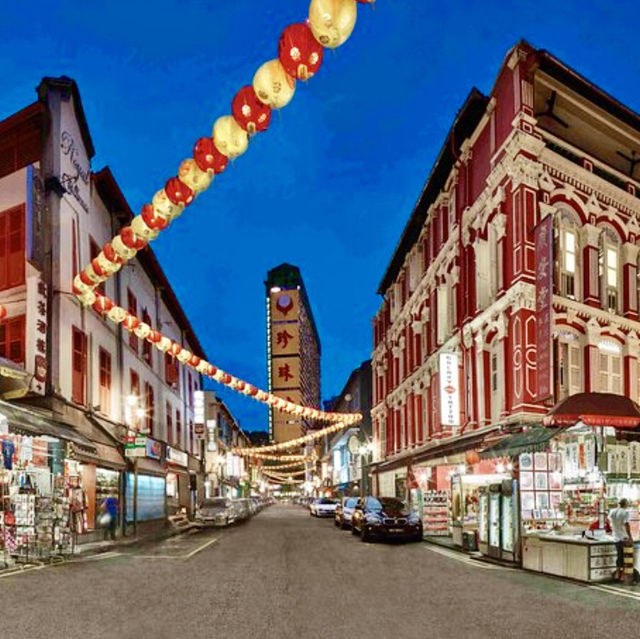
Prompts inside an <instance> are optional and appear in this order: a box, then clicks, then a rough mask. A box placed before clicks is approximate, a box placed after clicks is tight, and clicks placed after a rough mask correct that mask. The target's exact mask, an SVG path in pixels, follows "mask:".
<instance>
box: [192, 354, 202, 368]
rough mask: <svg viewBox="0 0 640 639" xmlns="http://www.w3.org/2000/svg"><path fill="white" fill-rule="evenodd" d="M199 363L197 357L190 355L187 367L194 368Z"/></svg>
mask: <svg viewBox="0 0 640 639" xmlns="http://www.w3.org/2000/svg"><path fill="white" fill-rule="evenodd" d="M199 363H200V358H199V357H198V356H197V355H192V356H191V359H190V360H189V366H193V368H195V367H196V366H197V365H198V364H199Z"/></svg>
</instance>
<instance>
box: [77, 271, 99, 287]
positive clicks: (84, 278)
mask: <svg viewBox="0 0 640 639" xmlns="http://www.w3.org/2000/svg"><path fill="white" fill-rule="evenodd" d="M80 279H81V280H82V283H83V284H86V285H87V286H91V287H93V286H95V285H96V282H94V281H93V280H92V279H91V278H90V277H89V276H88V275H87V273H86V271H80Z"/></svg>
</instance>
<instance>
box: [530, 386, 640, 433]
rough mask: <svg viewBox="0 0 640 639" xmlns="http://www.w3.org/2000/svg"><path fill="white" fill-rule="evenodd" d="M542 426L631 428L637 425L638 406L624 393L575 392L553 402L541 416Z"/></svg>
mask: <svg viewBox="0 0 640 639" xmlns="http://www.w3.org/2000/svg"><path fill="white" fill-rule="evenodd" d="M542 422H543V424H544V425H545V426H573V425H574V424H577V423H578V422H582V423H583V424H585V425H587V426H612V427H613V428H626V429H632V428H637V427H638V426H640V406H638V404H636V403H635V402H634V401H633V400H631V399H629V398H628V397H624V396H623V395H614V394H613V393H578V394H576V395H571V397H567V398H566V399H563V400H562V401H561V402H559V403H558V404H556V405H555V406H554V407H553V408H552V409H551V410H550V411H549V413H548V414H547V415H546V416H545V417H544V419H543V420H542Z"/></svg>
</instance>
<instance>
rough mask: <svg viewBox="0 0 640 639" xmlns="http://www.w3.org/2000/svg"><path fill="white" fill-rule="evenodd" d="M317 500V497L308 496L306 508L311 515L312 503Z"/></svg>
mask: <svg viewBox="0 0 640 639" xmlns="http://www.w3.org/2000/svg"><path fill="white" fill-rule="evenodd" d="M317 501H318V498H317V497H309V502H308V503H307V508H308V509H309V514H310V515H313V504H315V503H316V502H317Z"/></svg>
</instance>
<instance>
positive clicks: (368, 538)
mask: <svg viewBox="0 0 640 639" xmlns="http://www.w3.org/2000/svg"><path fill="white" fill-rule="evenodd" d="M360 539H362V541H364V542H366V543H368V542H370V541H371V535H370V534H369V533H368V532H367V531H366V529H364V528H363V529H362V535H361V536H360Z"/></svg>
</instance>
